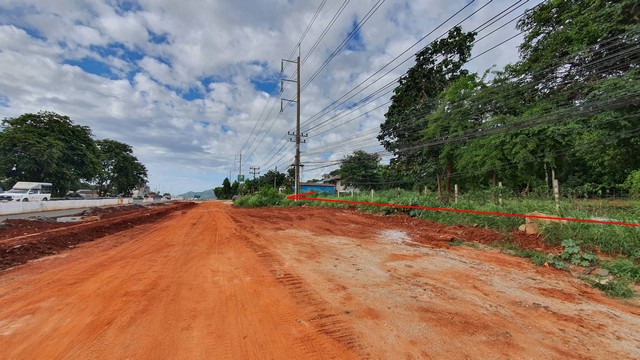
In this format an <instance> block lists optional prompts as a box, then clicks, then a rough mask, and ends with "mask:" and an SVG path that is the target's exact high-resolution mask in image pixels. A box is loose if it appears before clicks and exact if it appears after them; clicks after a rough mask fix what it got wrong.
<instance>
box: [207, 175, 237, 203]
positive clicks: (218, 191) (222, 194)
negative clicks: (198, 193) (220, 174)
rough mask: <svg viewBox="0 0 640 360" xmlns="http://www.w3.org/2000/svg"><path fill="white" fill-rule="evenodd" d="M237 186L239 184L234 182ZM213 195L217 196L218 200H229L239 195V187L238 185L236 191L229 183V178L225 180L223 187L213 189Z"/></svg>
mask: <svg viewBox="0 0 640 360" xmlns="http://www.w3.org/2000/svg"><path fill="white" fill-rule="evenodd" d="M235 184H237V182H234V185H235ZM213 193H214V194H215V195H216V198H217V199H219V200H229V199H231V197H232V196H233V195H237V194H238V187H237V185H236V188H235V191H234V190H233V188H232V186H231V182H230V181H229V178H224V180H223V181H222V186H219V187H217V188H215V189H213Z"/></svg>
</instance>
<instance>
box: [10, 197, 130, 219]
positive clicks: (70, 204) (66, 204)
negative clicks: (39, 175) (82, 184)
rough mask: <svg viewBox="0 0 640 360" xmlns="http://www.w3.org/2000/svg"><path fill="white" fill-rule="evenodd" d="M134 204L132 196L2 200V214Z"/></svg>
mask: <svg viewBox="0 0 640 360" xmlns="http://www.w3.org/2000/svg"><path fill="white" fill-rule="evenodd" d="M125 204H133V199H132V198H118V199H100V200H60V201H38V202H35V201H34V202H31V201H29V202H0V215H13V214H24V213H33V212H42V211H53V210H69V209H80V208H86V207H100V206H109V205H125Z"/></svg>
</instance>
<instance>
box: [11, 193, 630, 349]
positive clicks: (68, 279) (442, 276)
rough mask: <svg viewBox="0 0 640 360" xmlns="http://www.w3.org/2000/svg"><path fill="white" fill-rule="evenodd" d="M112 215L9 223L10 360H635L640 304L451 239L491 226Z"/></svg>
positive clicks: (331, 211) (318, 214) (534, 242)
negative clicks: (74, 220) (64, 221)
mask: <svg viewBox="0 0 640 360" xmlns="http://www.w3.org/2000/svg"><path fill="white" fill-rule="evenodd" d="M112 212H113V214H111V215H109V214H107V213H103V214H102V215H101V218H100V220H97V221H93V222H87V223H80V224H59V223H48V222H44V221H40V222H39V224H35V223H29V222H25V221H23V220H20V221H14V222H13V223H9V224H5V225H4V226H0V264H2V269H3V270H2V271H0V358H1V359H442V358H447V359H638V358H640V336H639V334H640V333H639V332H638V329H640V305H639V304H638V301H637V300H627V301H622V300H618V299H611V298H608V297H606V296H605V295H603V294H602V293H601V292H599V291H598V290H595V289H593V288H592V287H590V286H589V285H587V284H585V283H584V282H583V281H581V280H580V279H578V278H577V277H576V276H574V275H572V274H571V273H570V272H566V271H560V270H556V269H553V268H547V267H538V266H534V265H533V264H531V263H530V261H529V260H527V259H521V258H517V257H513V256H510V255H506V254H502V253H500V252H499V251H498V250H495V249H490V248H483V249H476V248H472V247H466V246H462V247H460V246H457V247H456V246H452V245H451V244H450V242H451V240H453V239H462V240H464V241H468V242H479V243H491V242H493V241H495V240H497V238H498V237H500V236H501V235H500V234H497V233H495V232H492V231H489V230H486V229H477V228H468V227H462V226H454V227H447V226H444V225H440V224H434V223H430V222H426V221H421V220H417V219H414V218H410V217H408V216H405V215H400V216H382V215H371V214H363V213H359V212H357V211H354V210H350V209H335V208H315V207H297V208H257V209H240V208H234V207H232V206H231V205H230V204H228V203H222V202H204V203H200V204H198V205H193V204H190V203H177V204H171V205H165V206H161V207H157V208H143V207H135V208H133V207H132V208H130V209H128V210H123V211H122V212H117V211H115V210H113V211H112ZM516 241H518V242H519V243H522V244H528V246H529V247H533V248H544V247H545V246H547V245H545V244H544V242H542V241H540V240H539V239H538V238H536V237H531V236H529V237H526V236H525V237H520V238H518V237H516ZM546 250H553V249H546ZM25 254H26V255H25Z"/></svg>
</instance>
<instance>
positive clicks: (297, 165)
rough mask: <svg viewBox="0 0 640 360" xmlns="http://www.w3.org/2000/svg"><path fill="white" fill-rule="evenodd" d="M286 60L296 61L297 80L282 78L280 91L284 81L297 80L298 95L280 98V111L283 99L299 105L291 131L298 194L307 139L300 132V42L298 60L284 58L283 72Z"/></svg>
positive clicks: (281, 68)
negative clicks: (302, 146)
mask: <svg viewBox="0 0 640 360" xmlns="http://www.w3.org/2000/svg"><path fill="white" fill-rule="evenodd" d="M285 62H289V63H295V64H296V69H297V71H296V73H297V76H296V80H290V79H282V80H281V81H280V93H282V92H283V91H284V88H283V86H282V84H283V82H284V81H289V82H295V83H296V88H297V96H296V99H295V100H290V99H284V98H281V99H280V112H282V111H283V106H282V102H283V101H288V102H295V103H296V105H297V109H296V131H295V133H291V132H289V135H291V136H295V138H294V139H291V140H292V141H295V143H296V157H295V164H294V165H293V166H294V168H295V181H294V191H295V194H296V195H298V194H299V193H300V173H301V171H300V166H301V164H300V143H304V142H305V141H301V138H302V137H306V135H305V134H301V133H300V44H298V57H297V58H296V61H291V60H285V59H282V63H281V66H280V70H281V72H284V63H285Z"/></svg>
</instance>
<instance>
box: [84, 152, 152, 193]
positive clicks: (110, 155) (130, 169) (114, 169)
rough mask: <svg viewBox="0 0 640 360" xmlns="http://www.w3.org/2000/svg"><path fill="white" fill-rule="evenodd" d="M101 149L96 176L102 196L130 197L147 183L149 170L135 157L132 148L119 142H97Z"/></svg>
mask: <svg viewBox="0 0 640 360" xmlns="http://www.w3.org/2000/svg"><path fill="white" fill-rule="evenodd" d="M96 144H97V146H98V149H99V159H100V164H101V167H100V170H99V171H98V175H97V176H96V183H97V185H98V191H99V192H100V195H101V196H105V195H106V194H108V193H112V194H123V195H125V196H130V195H131V192H132V191H133V190H134V189H135V188H137V187H140V186H142V185H144V184H146V182H147V169H146V167H145V166H144V165H143V164H142V163H140V162H139V161H138V159H137V158H136V157H135V156H134V155H133V149H132V148H131V146H129V145H127V144H124V143H121V142H119V141H115V140H110V139H104V140H98V141H96Z"/></svg>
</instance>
